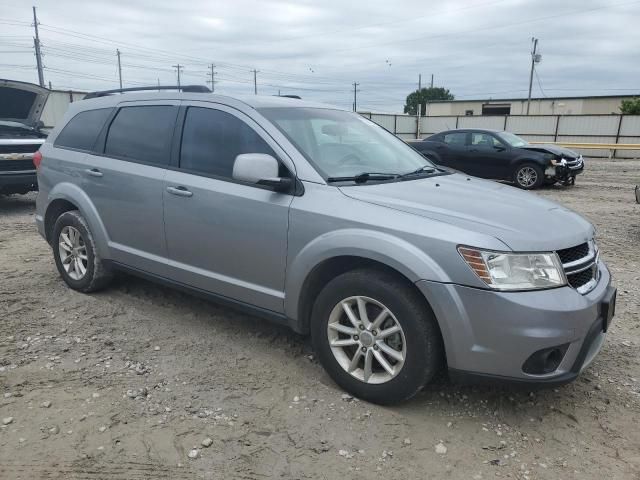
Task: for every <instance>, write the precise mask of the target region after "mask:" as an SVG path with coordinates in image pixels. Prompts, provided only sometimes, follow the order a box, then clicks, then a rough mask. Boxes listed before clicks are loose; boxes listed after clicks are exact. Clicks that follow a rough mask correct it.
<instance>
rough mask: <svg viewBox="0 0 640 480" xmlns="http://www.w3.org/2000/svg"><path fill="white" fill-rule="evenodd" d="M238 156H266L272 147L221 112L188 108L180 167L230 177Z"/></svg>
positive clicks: (235, 119)
mask: <svg viewBox="0 0 640 480" xmlns="http://www.w3.org/2000/svg"><path fill="white" fill-rule="evenodd" d="M241 153H267V154H269V155H273V156H274V157H275V156H276V155H275V153H274V152H273V150H272V149H271V147H269V145H267V143H266V142H265V141H264V140H263V139H262V138H261V137H260V136H259V135H258V134H257V133H256V132H255V130H253V129H252V128H251V127H250V126H249V125H247V124H246V123H245V122H243V121H242V120H240V119H239V118H237V117H235V116H233V115H231V114H229V113H226V112H222V111H220V110H214V109H211V108H199V107H191V108H189V109H188V110H187V117H186V118H185V122H184V128H183V130H182V147H181V149H180V168H183V169H185V170H191V171H194V172H196V173H203V174H206V175H214V176H217V177H225V178H232V173H233V163H234V161H235V159H236V157H237V156H238V155H240V154H241Z"/></svg>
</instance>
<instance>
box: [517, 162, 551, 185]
mask: <svg viewBox="0 0 640 480" xmlns="http://www.w3.org/2000/svg"><path fill="white" fill-rule="evenodd" d="M514 181H515V183H516V185H517V186H518V187H520V188H522V189H524V190H532V189H534V188H538V187H540V186H541V185H542V183H543V182H544V174H543V172H542V169H541V168H540V167H539V166H538V165H536V164H534V163H525V164H523V165H520V166H519V167H518V168H517V169H516V172H515V174H514Z"/></svg>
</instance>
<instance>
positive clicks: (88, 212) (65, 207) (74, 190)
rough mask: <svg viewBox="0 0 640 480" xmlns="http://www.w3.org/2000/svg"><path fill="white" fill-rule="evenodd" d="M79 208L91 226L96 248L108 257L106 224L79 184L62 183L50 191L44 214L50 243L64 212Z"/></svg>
mask: <svg viewBox="0 0 640 480" xmlns="http://www.w3.org/2000/svg"><path fill="white" fill-rule="evenodd" d="M70 210H78V211H79V212H80V214H81V215H82V216H83V217H84V219H85V220H86V222H87V224H88V225H89V227H90V228H91V234H92V235H93V238H94V241H95V242H96V249H97V251H98V252H99V253H100V255H101V256H102V257H103V258H107V253H108V236H107V232H106V230H105V228H104V224H103V223H102V221H101V220H100V217H99V215H98V211H97V210H96V208H95V205H94V204H93V202H92V201H91V200H90V199H89V197H88V196H87V194H86V193H85V192H84V191H83V190H82V189H81V188H80V187H78V186H77V185H74V184H71V183H60V184H58V185H56V186H55V188H54V189H53V190H52V191H51V192H50V194H49V199H48V204H47V208H46V210H45V214H44V224H45V236H46V239H47V242H48V243H49V244H51V243H52V241H53V238H52V233H53V226H54V225H55V223H56V220H57V219H58V217H59V216H60V215H62V214H63V213H64V212H68V211H70Z"/></svg>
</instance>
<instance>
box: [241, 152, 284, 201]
mask: <svg viewBox="0 0 640 480" xmlns="http://www.w3.org/2000/svg"><path fill="white" fill-rule="evenodd" d="M278 170H279V164H278V161H277V160H276V159H275V158H273V157H272V156H271V155H267V154H265V153H243V154H241V155H238V156H237V157H236V159H235V161H234V162H233V179H234V180H240V181H242V182H247V183H255V184H257V185H265V186H267V187H271V188H273V189H274V190H275V191H276V192H288V191H290V190H291V186H292V185H293V181H292V180H291V179H290V178H288V177H279V176H278Z"/></svg>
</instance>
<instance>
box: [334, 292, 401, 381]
mask: <svg viewBox="0 0 640 480" xmlns="http://www.w3.org/2000/svg"><path fill="white" fill-rule="evenodd" d="M327 336H328V340H329V345H330V346H331V352H332V353H333V356H334V357H335V359H336V360H337V361H338V363H339V364H340V366H341V367H342V368H343V369H344V370H345V371H346V372H347V373H349V374H350V375H352V376H353V377H355V378H357V379H358V380H360V381H363V382H365V383H370V384H380V383H385V382H388V381H389V380H392V379H393V378H394V377H396V376H397V375H398V373H400V371H401V370H402V366H403V365H404V360H405V358H406V341H405V336H404V331H403V330H402V326H401V325H400V323H399V322H398V320H397V319H396V317H395V316H394V314H393V313H392V312H391V311H390V310H389V309H388V308H387V307H386V306H385V305H383V304H382V303H381V302H379V301H377V300H375V299H373V298H369V297H363V296H356V297H349V298H345V299H344V300H342V301H340V302H339V303H338V304H337V305H336V306H335V307H334V308H333V310H332V311H331V314H330V316H329V322H328V323H327Z"/></svg>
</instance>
